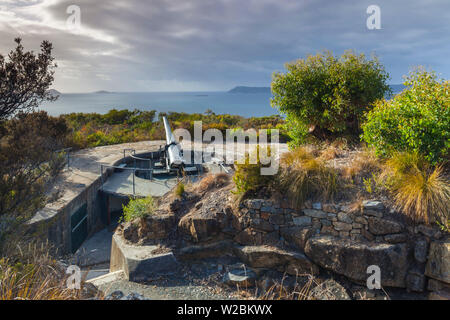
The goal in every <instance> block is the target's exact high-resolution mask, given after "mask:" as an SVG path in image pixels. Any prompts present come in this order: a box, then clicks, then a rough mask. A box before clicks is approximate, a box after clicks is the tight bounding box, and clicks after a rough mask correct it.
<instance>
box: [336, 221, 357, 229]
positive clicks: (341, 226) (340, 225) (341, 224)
mask: <svg viewBox="0 0 450 320" xmlns="http://www.w3.org/2000/svg"><path fill="white" fill-rule="evenodd" d="M333 226H334V229H336V230H337V231H350V230H352V228H353V227H352V225H351V223H345V222H333Z"/></svg>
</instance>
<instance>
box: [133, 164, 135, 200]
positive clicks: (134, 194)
mask: <svg viewBox="0 0 450 320" xmlns="http://www.w3.org/2000/svg"><path fill="white" fill-rule="evenodd" d="M135 175H136V168H133V196H136V187H135V184H134V183H135V182H134V176H135Z"/></svg>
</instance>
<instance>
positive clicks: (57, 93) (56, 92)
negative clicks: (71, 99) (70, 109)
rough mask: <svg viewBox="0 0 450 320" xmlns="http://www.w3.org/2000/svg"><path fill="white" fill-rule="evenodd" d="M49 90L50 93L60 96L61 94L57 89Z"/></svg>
mask: <svg viewBox="0 0 450 320" xmlns="http://www.w3.org/2000/svg"><path fill="white" fill-rule="evenodd" d="M47 92H48V93H50V94H51V95H52V96H59V95H61V92H59V91H58V90H55V89H50V90H48V91H47Z"/></svg>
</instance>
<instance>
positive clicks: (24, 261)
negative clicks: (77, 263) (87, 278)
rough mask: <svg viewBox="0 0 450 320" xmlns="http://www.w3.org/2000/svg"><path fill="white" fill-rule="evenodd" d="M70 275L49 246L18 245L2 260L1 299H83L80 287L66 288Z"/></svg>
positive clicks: (0, 272)
mask: <svg viewBox="0 0 450 320" xmlns="http://www.w3.org/2000/svg"><path fill="white" fill-rule="evenodd" d="M67 277H68V275H66V274H65V270H63V268H62V266H61V265H60V264H58V263H57V261H56V260H54V259H53V258H52V257H51V255H50V254H49V249H48V247H47V246H46V245H43V244H41V245H36V244H28V245H26V246H17V247H16V252H15V253H14V254H13V255H11V257H10V258H2V259H0V300H73V299H81V298H82V296H81V291H80V290H73V289H68V288H67V284H66V281H67Z"/></svg>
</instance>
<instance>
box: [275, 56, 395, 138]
mask: <svg viewBox="0 0 450 320" xmlns="http://www.w3.org/2000/svg"><path fill="white" fill-rule="evenodd" d="M285 67H286V69H287V72H286V73H275V74H274V76H273V79H272V94H273V98H272V99H271V104H272V107H276V108H278V109H279V111H280V112H281V113H283V114H286V115H288V117H290V118H291V120H292V121H294V120H295V121H296V122H297V123H298V124H297V126H294V127H293V128H292V129H293V132H292V135H293V136H294V137H293V139H294V141H295V140H296V139H297V138H298V139H300V140H301V139H302V136H304V135H305V134H306V133H307V131H306V130H307V129H311V131H312V132H313V133H314V134H315V135H318V136H324V135H336V134H343V133H350V134H353V135H355V134H356V135H357V134H359V131H360V121H361V118H362V115H363V114H364V113H365V112H366V111H367V110H370V109H371V107H372V106H373V104H374V102H375V101H376V100H377V99H381V98H383V97H384V95H385V94H386V93H388V92H390V88H389V86H388V84H387V83H386V81H387V79H388V77H389V76H388V74H387V73H386V72H385V70H384V67H383V66H382V65H381V64H380V63H379V62H378V60H377V59H376V58H373V59H367V58H366V57H365V56H364V55H363V54H359V55H357V54H355V53H353V52H351V51H347V52H345V53H344V54H343V55H342V56H341V57H340V58H337V57H334V56H333V55H332V54H331V53H330V52H326V53H324V54H317V55H315V56H309V57H308V58H306V59H300V60H297V61H295V62H292V63H288V64H286V65H285ZM300 124H301V125H300ZM299 129H300V130H301V132H300V133H299V132H298V130H299ZM296 136H298V137H296Z"/></svg>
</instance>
